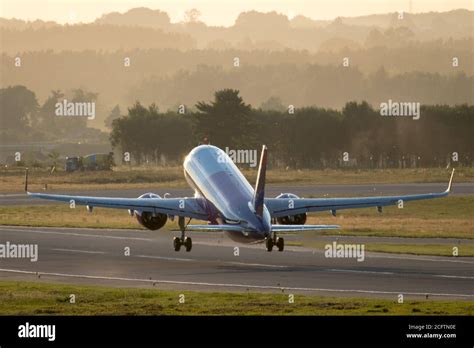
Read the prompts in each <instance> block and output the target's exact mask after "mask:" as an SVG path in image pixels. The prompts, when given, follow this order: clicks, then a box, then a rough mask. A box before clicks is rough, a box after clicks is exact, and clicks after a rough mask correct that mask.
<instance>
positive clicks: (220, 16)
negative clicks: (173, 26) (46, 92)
mask: <svg viewBox="0 0 474 348" xmlns="http://www.w3.org/2000/svg"><path fill="white" fill-rule="evenodd" d="M473 2H474V1H473V0H411V1H410V0H0V17H4V18H19V19H27V20H35V19H43V20H54V21H56V22H59V23H66V22H68V23H77V22H90V21H93V20H95V19H96V18H97V17H100V16H101V15H102V14H103V13H108V12H113V11H117V12H126V11H127V10H129V9H131V8H134V7H149V8H151V9H160V10H163V11H166V12H168V14H169V15H170V17H171V21H172V22H179V21H181V20H182V19H183V13H184V11H185V10H187V9H191V8H196V9H198V10H199V11H200V12H201V13H202V16H201V20H203V21H204V22H206V23H207V24H210V25H225V26H230V25H232V24H233V23H234V21H235V19H236V17H237V16H238V14H239V13H240V12H243V11H248V10H257V11H261V12H268V11H277V12H280V13H284V14H286V15H288V16H289V17H290V18H291V17H293V16H295V15H298V14H303V15H305V16H307V17H311V18H313V19H333V18H335V17H338V16H343V17H352V16H359V15H366V14H373V13H387V12H395V11H406V12H408V11H409V10H410V7H411V9H412V12H429V11H448V10H452V9H457V8H466V9H469V10H472V9H473Z"/></svg>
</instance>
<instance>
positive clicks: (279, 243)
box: [265, 236, 285, 251]
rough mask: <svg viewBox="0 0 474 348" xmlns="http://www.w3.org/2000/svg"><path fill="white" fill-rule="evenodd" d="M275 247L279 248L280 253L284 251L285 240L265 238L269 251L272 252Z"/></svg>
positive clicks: (274, 237)
mask: <svg viewBox="0 0 474 348" xmlns="http://www.w3.org/2000/svg"><path fill="white" fill-rule="evenodd" d="M274 245H275V246H276V247H277V248H278V251H283V249H285V240H284V239H283V238H280V237H278V238H277V237H276V236H273V237H271V238H268V237H267V238H265V247H266V248H267V251H272V250H273V246H274Z"/></svg>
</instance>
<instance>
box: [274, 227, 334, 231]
mask: <svg viewBox="0 0 474 348" xmlns="http://www.w3.org/2000/svg"><path fill="white" fill-rule="evenodd" d="M338 228H340V226H339V225H272V231H275V232H296V231H314V230H337V229H338Z"/></svg>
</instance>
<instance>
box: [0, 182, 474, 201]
mask: <svg viewBox="0 0 474 348" xmlns="http://www.w3.org/2000/svg"><path fill="white" fill-rule="evenodd" d="M446 187H447V181H446V182H445V183H433V184H376V185H366V184H364V185H287V184H286V185H267V186H266V187H265V195H266V197H276V196H277V195H279V194H280V193H286V192H290V193H294V194H296V195H298V196H300V197H309V196H314V197H326V196H327V197H337V196H348V195H350V196H374V195H380V196H383V195H399V194H419V193H433V192H442V191H444V190H446ZM41 192H47V193H56V194H75V195H83V196H103V197H133V198H136V197H138V196H140V195H142V194H143V193H146V192H153V193H157V194H159V195H161V196H163V195H164V194H165V193H169V194H170V195H171V197H186V196H187V197H192V196H193V195H194V192H193V191H192V190H191V189H190V188H170V189H165V188H163V187H160V188H153V187H151V188H150V189H148V190H144V189H120V190H84V191H72V190H71V191H59V190H58V191H56V190H51V191H41ZM451 194H452V195H474V183H456V182H454V184H453V189H452V192H451ZM45 204H57V203H55V202H51V201H44V200H39V199H32V198H30V197H28V196H27V195H25V194H24V193H23V192H15V193H8V194H2V193H0V205H45Z"/></svg>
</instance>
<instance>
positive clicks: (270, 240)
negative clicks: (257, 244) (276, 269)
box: [265, 237, 273, 251]
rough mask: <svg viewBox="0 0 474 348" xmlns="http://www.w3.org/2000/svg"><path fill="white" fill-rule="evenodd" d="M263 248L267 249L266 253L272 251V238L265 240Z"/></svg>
mask: <svg viewBox="0 0 474 348" xmlns="http://www.w3.org/2000/svg"><path fill="white" fill-rule="evenodd" d="M265 246H266V247H267V251H272V250H273V238H268V237H267V238H265Z"/></svg>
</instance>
